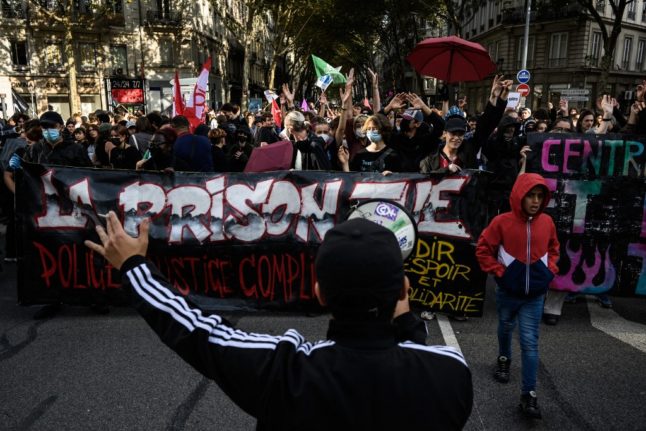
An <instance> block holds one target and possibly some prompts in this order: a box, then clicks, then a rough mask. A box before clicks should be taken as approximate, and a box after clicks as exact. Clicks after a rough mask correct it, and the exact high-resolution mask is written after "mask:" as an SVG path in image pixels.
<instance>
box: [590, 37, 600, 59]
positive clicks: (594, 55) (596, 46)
mask: <svg viewBox="0 0 646 431" xmlns="http://www.w3.org/2000/svg"><path fill="white" fill-rule="evenodd" d="M600 57H601V32H600V31H595V32H593V33H592V45H591V46H590V65H591V66H598V65H599V58H600Z"/></svg>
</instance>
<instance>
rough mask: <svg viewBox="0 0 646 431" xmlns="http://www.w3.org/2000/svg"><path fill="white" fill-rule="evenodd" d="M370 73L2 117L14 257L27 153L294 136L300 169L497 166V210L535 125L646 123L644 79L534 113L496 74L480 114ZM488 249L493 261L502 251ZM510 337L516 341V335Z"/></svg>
mask: <svg viewBox="0 0 646 431" xmlns="http://www.w3.org/2000/svg"><path fill="white" fill-rule="evenodd" d="M369 76H371V78H372V89H373V94H372V96H373V98H372V102H373V103H372V104H370V103H367V102H366V103H354V102H355V101H356V100H362V99H363V100H366V101H367V99H364V98H363V95H358V94H354V88H355V86H354V71H353V70H351V71H350V73H349V75H348V76H347V82H346V84H345V86H344V87H343V88H341V89H340V90H339V96H338V103H336V104H332V103H330V102H329V101H330V100H331V99H332V97H331V96H330V95H328V94H326V93H325V92H323V93H321V94H320V96H319V98H318V101H317V103H316V104H311V105H308V107H307V109H304V106H303V105H301V106H299V105H297V104H296V103H295V94H294V92H292V91H291V90H290V88H289V86H288V85H283V86H282V92H281V94H280V96H279V102H280V103H279V107H280V113H276V112H273V113H272V112H269V106H271V105H268V108H267V110H264V111H261V112H256V113H251V112H244V113H243V112H241V110H240V108H239V107H238V106H237V105H235V104H233V103H225V104H224V105H222V106H221V107H220V109H219V110H217V111H207V115H206V118H205V121H204V122H203V123H202V124H200V125H198V126H197V127H192V125H191V122H190V121H189V119H187V118H186V117H184V116H181V115H178V116H174V117H172V118H169V117H168V116H165V115H162V114H161V113H159V112H150V113H148V114H144V113H143V112H138V113H136V114H128V113H111V112H105V111H97V112H94V113H91V114H89V115H88V116H83V115H81V114H80V113H76V114H74V115H73V116H72V117H71V118H69V119H67V120H66V121H65V120H64V119H63V118H62V117H61V115H60V114H58V113H56V112H54V111H46V112H44V113H43V114H42V115H41V116H40V117H39V118H33V119H30V118H29V117H28V116H27V115H25V114H16V115H14V116H13V117H12V118H11V119H10V120H9V121H8V122H7V124H5V125H3V127H2V128H0V142H1V144H2V147H1V149H0V162H1V166H0V167H1V169H2V174H3V179H4V181H3V184H2V210H3V215H4V218H5V220H6V223H7V235H6V248H5V253H4V260H5V262H15V261H16V258H17V256H16V251H15V250H16V236H15V225H14V223H15V222H14V197H13V194H14V193H15V183H14V172H15V171H16V170H17V169H20V167H21V164H22V163H23V161H24V162H32V163H45V164H54V165H65V166H75V167H94V168H98V169H129V170H148V171H162V172H165V173H168V174H172V172H178V171H189V172H244V171H245V168H246V165H247V163H248V161H249V160H250V158H251V157H252V153H253V151H254V150H255V149H256V148H262V147H265V146H268V145H273V144H276V143H278V142H283V143H289V142H291V150H292V151H291V153H292V154H293V156H292V161H291V164H290V166H289V167H287V166H285V168H289V169H294V170H317V171H339V172H376V173H381V174H383V175H390V174H392V173H396V172H418V173H424V174H430V173H439V174H447V175H450V174H457V173H459V172H460V171H462V170H467V169H480V170H486V171H489V172H491V175H490V176H489V181H488V183H487V187H488V189H487V199H488V201H487V205H486V208H484V209H483V211H486V216H487V219H491V218H493V217H494V216H496V215H498V214H501V213H505V212H509V211H510V210H512V208H511V207H510V194H511V193H512V188H513V187H514V184H515V183H516V179H517V178H518V177H519V175H520V174H522V173H524V171H525V164H526V160H527V157H528V154H529V153H530V152H531V148H530V147H529V146H528V145H527V142H528V141H527V137H528V136H529V135H530V134H533V133H593V134H606V133H626V134H644V133H646V110H645V109H644V108H645V107H646V100H645V97H644V96H645V93H646V81H642V82H641V83H640V84H638V85H637V87H636V91H635V94H636V100H634V101H631V102H630V105H629V106H626V107H624V109H622V108H621V107H620V105H619V103H618V102H617V100H616V99H614V98H612V97H611V96H610V95H607V94H605V95H602V96H601V97H599V98H598V99H597V100H596V103H595V104H594V106H591V107H588V108H585V109H581V110H578V109H577V108H574V107H572V108H570V107H569V106H568V102H567V100H565V99H561V100H560V102H559V106H558V107H556V106H553V105H552V104H551V103H548V105H547V106H546V107H544V108H541V109H538V110H536V111H535V112H531V110H530V109H528V108H526V107H522V106H521V107H519V108H517V109H515V108H509V107H508V101H507V99H508V96H509V93H510V91H511V88H512V85H513V82H512V81H511V80H506V79H504V78H503V77H502V76H495V77H494V78H493V81H492V85H491V91H490V94H489V97H488V100H487V102H486V106H485V109H484V111H483V112H481V113H475V112H469V106H468V105H467V101H466V98H461V99H458V100H457V102H456V105H454V106H450V105H449V103H448V102H443V103H442V105H441V106H437V107H436V106H429V105H427V103H425V102H424V100H423V99H422V98H421V97H419V96H418V95H417V94H414V93H409V92H400V93H396V94H393V95H392V96H391V97H389V98H388V99H387V102H388V103H387V104H385V105H384V106H381V98H380V97H379V90H378V88H379V83H378V76H377V74H375V73H374V72H372V71H370V74H369ZM276 119H280V122H279V123H277V122H276ZM287 145H289V144H287ZM528 184H530V185H532V186H534V185H536V184H539V185H540V184H542V183H540V182H538V183H536V184H534V183H530V182H528ZM527 187H529V185H528V186H527ZM529 189H531V187H529ZM540 192H541V193H542V190H540ZM539 198H540V203H541V204H542V203H543V200H544V199H545V198H544V196H542V195H541V196H539ZM522 199H524V195H523V196H520V195H519V196H517V197H516V200H517V201H518V202H521V203H519V204H518V205H521V204H522V205H525V204H524V203H522V202H524V201H522ZM545 202H547V199H545ZM527 205H528V207H529V205H530V203H529V202H528V203H527ZM519 208H520V206H519ZM490 257H491V262H495V257H494V256H493V255H492V256H490ZM492 265H493V266H492V267H494V266H495V265H494V264H492ZM566 299H567V298H566V293H564V292H552V291H550V294H549V295H548V296H547V300H546V301H545V309H544V314H543V318H544V321H545V323H547V324H552V325H554V324H556V323H557V321H558V317H559V316H560V314H561V307H562V305H563V302H564V300H566ZM570 299H571V300H574V299H575V298H572V297H570ZM599 301H600V303H601V305H602V306H605V307H609V306H611V303H610V300H609V299H608V298H607V297H606V296H604V295H600V296H599ZM540 306H541V307H542V301H541V304H540ZM432 317H433V315H432V313H427V314H426V318H432ZM457 318H458V319H460V320H463V319H464V318H463V317H462V318H460V316H457ZM507 338H509V340H510V335H509V336H508V337H507ZM509 340H508V341H509ZM507 347H508V346H507ZM507 350H508V349H507ZM503 353H504V355H503V354H502V353H501V356H500V357H499V359H498V364H497V367H498V368H497V371H496V373H497V374H496V379H497V380H498V381H501V382H506V381H508V370H509V358H508V356H509V353H508V352H506V350H505V352H503ZM536 357H537V356H536ZM501 358H502V359H501ZM534 362H535V361H534ZM529 374H531V373H529ZM529 374H528V378H527V379H525V375H524V385H525V380H527V381H531V379H530V377H531V375H529ZM534 374H535V373H534ZM533 378H534V380H533V383H531V384H529V385H530V386H531V388H530V389H529V390H531V391H533V385H534V384H535V375H534V376H533ZM525 389H527V388H525ZM525 392H527V390H526V391H525ZM533 402H534V404H533V405H531V403H532V399H531V398H529V400H526V401H525V403H530V408H531V407H534V408H535V410H534V411H533V414H534V416H536V415H539V416H540V413H539V412H538V409H537V406H536V404H535V399H534V400H533Z"/></svg>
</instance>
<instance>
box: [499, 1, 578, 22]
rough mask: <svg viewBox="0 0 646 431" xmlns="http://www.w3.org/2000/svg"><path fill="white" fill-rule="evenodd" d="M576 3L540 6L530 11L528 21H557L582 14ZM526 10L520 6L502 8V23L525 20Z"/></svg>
mask: <svg viewBox="0 0 646 431" xmlns="http://www.w3.org/2000/svg"><path fill="white" fill-rule="evenodd" d="M584 13H585V12H583V11H582V10H581V7H580V6H578V5H577V4H568V5H567V6H566V7H565V8H562V9H561V8H559V9H554V8H549V7H541V8H540V9H539V10H533V11H531V13H530V22H544V21H557V20H562V19H566V18H572V17H578V16H580V15H582V14H584ZM525 14H526V10H525V8H522V7H515V8H510V9H505V10H503V16H502V22H503V24H519V23H521V24H522V23H524V22H525Z"/></svg>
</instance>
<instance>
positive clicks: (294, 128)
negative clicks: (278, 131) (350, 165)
mask: <svg viewBox="0 0 646 431" xmlns="http://www.w3.org/2000/svg"><path fill="white" fill-rule="evenodd" d="M285 132H286V134H287V136H288V137H289V140H290V141H292V144H293V145H294V157H293V160H292V168H293V169H295V170H303V171H329V170H330V169H331V164H330V160H329V159H328V156H327V155H326V154H325V143H324V141H323V139H321V138H319V137H318V136H316V135H315V134H314V133H312V132H311V131H310V129H309V128H308V127H307V125H306V124H305V116H304V115H303V114H302V113H300V112H298V111H291V112H290V113H288V114H287V116H286V117H285Z"/></svg>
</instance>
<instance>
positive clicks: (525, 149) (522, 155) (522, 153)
mask: <svg viewBox="0 0 646 431" xmlns="http://www.w3.org/2000/svg"><path fill="white" fill-rule="evenodd" d="M531 152H532V150H531V149H530V148H529V145H525V146H524V147H523V148H521V149H520V162H521V163H524V162H525V161H526V160H527V153H531Z"/></svg>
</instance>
